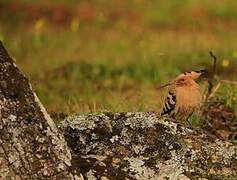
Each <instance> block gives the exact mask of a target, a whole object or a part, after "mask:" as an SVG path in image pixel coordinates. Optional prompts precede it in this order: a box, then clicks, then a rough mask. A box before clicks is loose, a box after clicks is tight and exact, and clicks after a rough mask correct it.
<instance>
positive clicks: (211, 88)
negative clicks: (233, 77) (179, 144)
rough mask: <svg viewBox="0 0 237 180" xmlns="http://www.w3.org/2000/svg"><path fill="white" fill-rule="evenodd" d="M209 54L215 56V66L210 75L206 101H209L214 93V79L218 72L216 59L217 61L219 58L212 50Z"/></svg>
mask: <svg viewBox="0 0 237 180" xmlns="http://www.w3.org/2000/svg"><path fill="white" fill-rule="evenodd" d="M209 54H210V56H211V57H212V58H213V66H212V72H211V76H210V78H208V91H207V95H206V98H205V101H207V100H208V98H209V97H210V95H211V94H212V91H213V88H214V86H213V79H214V77H215V74H216V61H217V58H216V56H215V55H214V54H213V52H212V51H209Z"/></svg>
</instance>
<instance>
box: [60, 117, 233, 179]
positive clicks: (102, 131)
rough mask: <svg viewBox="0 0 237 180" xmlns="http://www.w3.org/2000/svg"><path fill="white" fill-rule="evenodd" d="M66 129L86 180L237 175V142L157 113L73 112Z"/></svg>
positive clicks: (74, 162)
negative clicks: (227, 140) (91, 178)
mask: <svg viewBox="0 0 237 180" xmlns="http://www.w3.org/2000/svg"><path fill="white" fill-rule="evenodd" d="M60 128H61V130H62V132H63V133H64V135H65V138H66V140H67V142H68V145H69V147H70V148H71V150H72V154H73V156H72V157H73V158H72V166H73V167H74V168H79V169H80V170H81V172H82V173H83V176H84V177H85V178H86V179H87V178H88V174H90V175H92V174H93V176H94V177H95V178H97V179H100V178H101V177H107V178H109V179H126V178H127V179H195V178H207V179H231V178H232V179H234V178H237V168H236V167H237V158H236V157H237V146H236V145H233V144H231V143H228V142H225V141H222V140H219V139H217V138H215V137H211V136H208V134H205V133H204V132H203V131H201V130H196V129H190V128H188V127H185V126H184V125H181V124H178V123H175V122H171V121H169V120H167V119H163V118H159V117H157V116H156V115H155V114H153V113H101V114H88V115H81V116H72V117H68V118H66V119H65V120H64V121H63V122H62V123H61V127H60ZM92 172H93V173H92Z"/></svg>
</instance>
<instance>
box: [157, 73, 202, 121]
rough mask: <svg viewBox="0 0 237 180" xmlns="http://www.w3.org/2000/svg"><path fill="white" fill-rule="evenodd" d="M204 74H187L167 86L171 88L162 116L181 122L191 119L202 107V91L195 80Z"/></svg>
mask: <svg viewBox="0 0 237 180" xmlns="http://www.w3.org/2000/svg"><path fill="white" fill-rule="evenodd" d="M204 72H205V70H200V71H192V72H185V73H183V74H181V75H179V76H178V77H176V78H175V80H174V81H173V82H171V83H169V84H166V85H165V86H170V87H169V92H168V96H167V98H166V100H165V103H164V105H163V107H162V110H161V113H160V115H161V116H164V115H165V116H168V117H172V118H175V119H180V120H181V119H182V120H186V119H187V118H189V117H190V116H191V115H192V113H193V111H194V110H195V109H196V108H198V107H200V105H201V101H202V94H201V89H200V86H199V84H197V83H196V82H195V79H197V78H199V77H200V76H201V75H202V74H203V73H204ZM162 87H164V86H162Z"/></svg>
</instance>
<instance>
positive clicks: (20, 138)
mask: <svg viewBox="0 0 237 180" xmlns="http://www.w3.org/2000/svg"><path fill="white" fill-rule="evenodd" d="M0 119H1V121H0V160H1V161H0V179H6V178H10V179H11V178H12V179H15V178H16V179H47V178H56V177H61V178H71V179H73V176H72V174H71V173H70V171H69V170H68V169H69V167H70V166H71V153H70V150H69V148H68V146H67V144H66V142H65V139H64V137H63V136H62V135H61V134H60V133H59V132H58V130H57V127H56V125H55V124H54V122H53V120H52V119H51V118H50V117H49V115H48V114H47V112H46V111H45V109H44V107H43V106H42V104H41V103H40V101H39V100H38V98H37V96H36V95H35V93H34V92H33V90H32V88H31V85H30V83H29V81H28V79H27V78H26V77H25V76H24V75H23V74H22V73H21V72H20V70H19V69H18V68H17V66H16V65H15V63H14V62H13V60H12V58H11V57H10V56H9V55H8V53H7V51H6V50H5V48H4V47H3V45H2V43H1V42H0Z"/></svg>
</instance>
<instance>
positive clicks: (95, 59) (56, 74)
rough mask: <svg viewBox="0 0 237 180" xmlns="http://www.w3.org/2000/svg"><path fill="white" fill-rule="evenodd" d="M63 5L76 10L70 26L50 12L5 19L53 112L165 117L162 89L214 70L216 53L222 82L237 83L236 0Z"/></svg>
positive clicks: (2, 34) (12, 45) (15, 52)
mask: <svg viewBox="0 0 237 180" xmlns="http://www.w3.org/2000/svg"><path fill="white" fill-rule="evenodd" d="M1 2H2V1H1ZM5 2H6V3H8V2H7V1H5ZM18 2H27V4H28V5H32V6H34V7H35V6H36V7H44V6H45V4H47V7H50V8H55V7H57V6H58V3H57V2H56V1H47V2H46V1H40V2H38V1H37V2H35V1H29V0H24V1H23V0H21V1H18ZM60 4H64V5H63V7H64V8H66V9H68V10H69V12H72V13H71V16H70V17H69V18H68V19H67V20H64V21H63V22H61V21H60V22H59V21H56V20H55V17H54V16H56V15H49V14H50V13H48V14H47V13H42V12H40V13H39V16H38V15H37V16H36V17H34V16H35V15H34V13H33V15H31V16H32V17H31V16H29V15H27V12H28V11H30V8H32V7H28V8H26V10H24V11H18V12H17V13H16V14H14V15H11V16H10V15H9V14H10V13H11V11H9V10H7V11H6V12H4V14H2V15H1V18H0V27H1V29H0V39H1V40H3V42H4V44H5V45H6V47H7V49H9V51H10V54H11V55H12V56H13V57H14V59H15V60H16V63H17V64H18V65H19V67H20V68H21V69H22V70H23V71H24V72H25V73H26V74H27V76H28V77H29V78H30V80H31V82H32V83H33V87H34V89H35V90H36V92H37V94H38V95H39V97H40V99H41V100H42V102H43V104H44V105H45V106H46V108H47V109H48V110H49V111H50V112H66V113H69V114H72V113H85V112H94V111H106V110H109V111H158V109H159V107H160V104H161V103H162V99H163V96H164V95H165V91H157V90H156V89H155V88H156V87H157V86H159V85H160V84H161V83H166V82H168V81H170V80H172V79H173V78H174V77H175V76H176V75H178V74H179V73H180V72H183V71H186V70H197V69H199V68H203V67H207V66H210V65H211V63H212V61H211V58H210V57H209V54H208V52H209V50H212V51H213V52H214V53H215V54H216V55H217V56H218V58H219V60H218V68H219V71H218V73H219V76H220V77H219V78H220V79H231V80H236V76H235V75H236V73H237V71H236V70H235V69H236V67H237V65H236V63H237V55H236V54H237V45H236V41H237V31H236V27H237V23H235V21H236V19H237V16H236V12H235V9H236V8H235V7H237V2H236V1H235V0H226V1H223V2H219V1H214V0H212V1H211V0H208V1H205V2H199V1H196V0H183V1H177V2H176V1H165V0H162V1H159V2H156V1H149V2H148V1H145V0H140V1H135V0H134V1H129V2H128V1H118V0H115V1H109V2H108V1H98V0H95V1H91V2H87V1H82V2H81V1H80V3H77V1H73V0H70V1H61V3H60ZM17 6H22V4H19V3H18V4H17ZM60 6H61V5H60ZM56 9H57V8H56ZM54 11H55V12H56V10H50V12H54ZM30 12H31V11H30ZM33 12H35V10H34V11H33ZM83 12H84V13H83ZM8 13H9V14H8ZM14 13H15V12H14ZM52 14H54V13H52ZM85 14H86V15H85ZM62 16H63V13H62ZM78 17H79V18H78ZM88 17H90V18H89V19H88ZM77 19H78V21H77ZM73 23H74V28H73V29H72V27H71V26H72V24H73ZM75 24H76V25H75ZM223 59H226V60H227V61H228V62H229V65H228V67H224V66H222V64H223V61H222V60H223ZM233 93H236V92H234V91H233Z"/></svg>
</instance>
